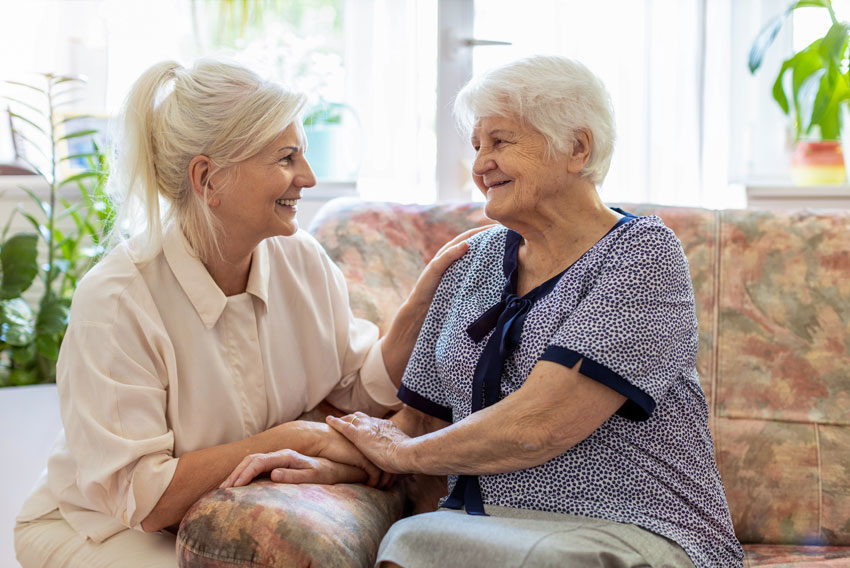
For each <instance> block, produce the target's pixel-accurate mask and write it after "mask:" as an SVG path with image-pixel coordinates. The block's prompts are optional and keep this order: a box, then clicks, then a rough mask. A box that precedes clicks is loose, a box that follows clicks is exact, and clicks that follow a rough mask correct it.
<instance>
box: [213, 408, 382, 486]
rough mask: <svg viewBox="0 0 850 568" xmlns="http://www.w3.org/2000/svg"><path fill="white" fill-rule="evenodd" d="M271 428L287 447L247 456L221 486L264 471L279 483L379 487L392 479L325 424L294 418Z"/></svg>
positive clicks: (244, 481) (243, 482)
mask: <svg viewBox="0 0 850 568" xmlns="http://www.w3.org/2000/svg"><path fill="white" fill-rule="evenodd" d="M272 430H273V431H278V430H279V431H280V434H281V440H280V446H285V445H288V446H290V447H289V448H287V449H282V450H278V451H275V452H269V453H257V454H251V455H249V456H246V457H245V458H243V459H242V461H241V462H240V463H239V465H237V466H236V468H235V469H234V470H233V472H231V474H230V475H229V476H228V477H227V479H226V480H225V481H224V482H223V483H222V484H221V485H220V487H221V488H225V487H239V486H241V485H247V484H248V483H250V482H251V480H252V479H254V478H255V477H257V476H258V475H261V474H264V473H270V474H271V478H272V480H273V481H277V482H279V483H322V484H332V483H365V484H366V485H368V486H369V487H378V488H381V489H383V488H385V487H387V486H389V484H390V483H391V482H392V480H393V476H392V475H391V474H389V473H386V472H383V471H381V470H380V469H378V468H377V467H376V466H375V464H373V463H372V462H370V461H369V460H368V459H367V458H366V457H365V456H364V455H363V454H362V453H361V452H360V450H358V449H357V448H356V447H355V446H354V445H353V444H352V443H351V442H349V441H348V440H346V439H345V437H344V436H342V435H341V434H339V433H338V432H336V431H335V430H333V429H332V428H330V427H329V426H328V425H327V424H323V423H321V422H310V421H306V420H296V421H294V422H287V423H284V424H280V425H278V426H276V427H275V428H273V429H272ZM293 441H294V442H293ZM280 446H279V447H280Z"/></svg>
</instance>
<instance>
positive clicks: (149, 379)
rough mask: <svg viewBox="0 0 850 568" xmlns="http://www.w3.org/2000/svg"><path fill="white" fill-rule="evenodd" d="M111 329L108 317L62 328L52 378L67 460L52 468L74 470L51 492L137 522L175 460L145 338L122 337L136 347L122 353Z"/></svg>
mask: <svg viewBox="0 0 850 568" xmlns="http://www.w3.org/2000/svg"><path fill="white" fill-rule="evenodd" d="M117 335H118V334H116V333H115V330H114V329H113V327H112V326H110V325H107V324H100V323H86V322H83V323H76V324H72V325H71V326H69V328H68V332H67V334H66V336H65V339H64V342H65V344H64V345H63V350H62V356H61V358H60V362H59V365H58V369H59V376H58V377H57V385H58V388H59V394H60V401H61V405H62V413H63V422H64V424H65V439H66V444H67V446H68V450H69V452H68V454H67V459H68V460H70V461H72V462H73V464H72V466H71V464H67V463H66V464H65V465H66V466H71V467H66V468H63V467H62V460H61V459H60V460H59V463H58V464H57V467H58V469H60V470H62V469H69V470H70V469H73V472H71V471H68V473H73V474H74V476H75V480H76V483H74V484H72V485H70V486H68V487H64V488H61V489H60V488H56V489H58V491H56V493H57V496H58V497H59V498H60V499H61V500H62V501H63V502H65V503H68V504H72V505H73V504H76V505H79V506H80V507H83V508H85V509H90V510H94V511H98V512H100V513H103V514H105V515H108V516H109V517H111V518H112V519H114V520H116V521H118V522H120V523H121V524H123V525H124V526H127V527H133V528H140V524H141V522H142V521H143V520H144V519H145V518H146V517H147V516H148V515H149V514H150V512H151V511H152V510H153V508H154V507H155V506H156V504H157V502H158V501H159V499H160V497H161V496H162V494H163V493H164V492H165V489H166V488H167V487H168V485H169V483H171V480H172V478H173V476H174V471H175V469H176V467H177V459H176V458H175V457H174V456H173V449H174V434H173V432H172V431H170V430H169V428H168V424H167V420H166V404H167V388H166V386H165V385H164V384H163V383H162V382H161V379H160V378H159V377H158V376H157V375H156V372H155V371H156V362H155V357H152V352H151V349H150V348H151V345H150V344H144V343H139V344H133V343H132V342H127V344H130V345H134V349H135V352H128V351H127V350H126V345H127V344H125V345H124V347H125V348H124V349H122V348H121V347H119V344H118V341H120V338H118V337H116V336H117ZM71 456H73V457H71ZM51 467H53V466H52V464H51ZM60 477H61V476H60ZM81 529H85V526H84V527H81ZM81 532H83V534H87V531H85V530H81ZM97 532H98V531H97V528H96V527H92V534H87V536H91V537H97V536H100V537H102V536H103V535H98V534H97Z"/></svg>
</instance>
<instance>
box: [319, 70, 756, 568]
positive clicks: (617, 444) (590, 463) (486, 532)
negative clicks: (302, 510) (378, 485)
mask: <svg viewBox="0 0 850 568" xmlns="http://www.w3.org/2000/svg"><path fill="white" fill-rule="evenodd" d="M455 111H456V114H457V115H458V117H459V118H460V121H461V123H462V124H463V126H465V127H466V128H467V130H468V131H469V132H470V133H471V142H472V146H473V148H474V149H475V152H476V157H475V162H474V164H473V171H472V174H473V178H474V180H475V183H476V185H477V186H478V188H479V189H480V190H481V192H482V193H483V194H484V195H485V197H486V206H485V211H486V213H487V215H488V216H489V217H491V218H492V219H495V220H497V221H498V222H499V223H501V225H503V226H502V227H498V228H493V229H490V230H488V231H486V232H484V233H481V234H479V235H477V236H476V237H474V238H473V239H471V240H470V245H469V246H470V248H469V253H468V254H466V256H465V257H464V258H462V259H461V260H459V261H458V262H456V263H455V264H454V265H453V266H452V267H450V268H449V270H448V271H447V272H446V274H445V275H444V277H443V280H442V282H441V284H440V287H439V289H438V290H437V294H436V296H435V300H434V303H433V305H432V306H431V309H430V311H429V313H428V316H427V319H426V321H425V324H424V326H423V328H422V331H421V334H420V336H419V339H418V341H417V344H416V347H415V349H414V352H413V355H412V358H411V360H410V362H409V364H408V366H407V369H406V371H405V373H404V378H403V380H402V383H403V384H402V387H401V390H400V391H399V397H400V398H401V400H402V401H404V402H405V403H406V405H407V406H405V407H404V409H403V410H401V411H400V412H399V413H398V414H397V415H395V416H394V417H393V418H392V421H386V420H381V419H377V418H370V417H368V416H367V415H366V414H363V413H355V414H353V415H351V416H348V417H345V418H343V419H333V418H329V419H328V422H329V424H330V425H331V426H333V427H334V428H336V429H337V430H338V431H339V432H341V433H342V434H344V435H345V436H346V437H347V438H348V439H349V440H351V441H352V442H354V444H356V445H357V447H358V448H359V449H360V450H361V451H363V453H364V454H365V455H366V456H367V457H369V459H370V460H372V461H373V462H374V463H375V464H376V465H378V466H379V467H381V468H383V469H384V470H386V471H389V472H396V473H408V472H415V473H425V474H433V475H444V474H448V475H449V476H450V484H449V486H450V494H449V495H448V497H447V498H446V499H445V500H444V502H443V503H442V506H443V509H441V510H439V511H436V512H433V513H428V514H424V515H420V516H416V517H411V518H409V519H406V520H403V521H401V522H399V523H397V524H396V525H395V526H394V527H393V528H392V529H391V530H390V532H389V533H388V534H387V536H386V538H385V539H384V542H383V543H382V547H381V552H380V555H379V559H380V560H381V561H384V562H387V563H395V564H399V565H402V566H406V567H416V566H449V565H454V566H482V567H484V566H487V567H492V566H520V565H528V566H570V567H579V566H692V565H695V566H699V567H717V568H729V567H733V566H741V564H742V558H743V552H742V549H741V546H740V544H739V543H738V541H737V540H736V538H735V534H734V532H733V529H732V522H731V518H730V515H729V510H728V507H727V504H726V497H725V493H724V490H723V485H722V483H721V480H720V477H719V474H718V471H717V467H716V465H715V462H714V447H713V442H712V439H711V435H710V433H709V429H708V408H707V405H706V400H705V396H704V394H703V391H702V389H701V388H700V384H699V378H698V376H697V372H696V369H695V359H696V353H697V321H696V316H695V310H694V296H693V290H692V286H691V281H690V277H689V273H688V262H687V259H686V258H685V255H684V254H683V252H682V248H681V245H680V243H679V241H678V240H677V239H676V237H675V235H674V234H673V233H672V231H671V230H670V229H668V228H667V227H665V226H664V224H663V223H662V222H661V220H660V219H659V218H657V217H636V216H634V215H631V214H629V213H627V212H625V211H622V210H619V209H611V208H609V207H606V206H605V205H604V204H603V203H602V201H601V200H600V198H599V195H598V193H597V190H596V186H597V185H598V184H600V183H601V182H602V180H603V178H604V177H605V174H606V172H607V170H608V166H609V163H610V161H611V154H612V149H613V145H614V123H613V118H612V110H611V105H610V102H609V98H608V96H607V94H606V91H605V89H604V87H603V85H602V84H601V82H600V81H599V80H598V79H597V78H596V77H595V76H594V75H593V74H591V73H590V72H589V71H588V70H587V69H586V68H585V67H584V66H582V65H581V64H579V63H577V62H575V61H571V60H569V59H565V58H561V57H532V58H528V59H524V60H520V61H517V62H514V63H511V64H508V65H505V66H503V67H500V68H497V69H495V70H492V71H490V72H488V73H487V74H485V75H483V76H482V77H480V78H477V79H474V80H473V81H472V82H470V84H468V85H467V86H466V87H465V88H464V89H463V90H462V91H461V92H460V94H459V95H458V97H457V101H456V103H455ZM463 508H465V510H466V513H468V514H469V515H470V516H468V515H464V514H462V513H460V512H458V511H454V510H453V509H455V510H460V509H463Z"/></svg>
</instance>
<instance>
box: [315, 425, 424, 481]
mask: <svg viewBox="0 0 850 568" xmlns="http://www.w3.org/2000/svg"><path fill="white" fill-rule="evenodd" d="M326 420H327V423H328V424H329V425H330V426H331V427H332V428H333V429H334V430H336V431H337V432H339V433H340V434H342V435H343V436H345V437H346V438H348V440H349V441H351V442H352V443H353V444H354V445H355V446H357V449H359V450H360V451H361V452H363V455H365V456H366V457H367V458H368V459H369V460H370V461H371V462H372V463H374V464H375V465H376V466H378V467H379V468H381V469H382V470H384V471H387V472H390V473H409V472H410V469H409V467H408V466H407V463H406V460H405V455H404V447H405V443H407V442H409V441H410V440H411V438H409V437H408V436H407V434H405V433H404V432H402V431H401V430H400V429H399V428H398V427H397V426H396V425H395V424H393V423H392V422H390V421H389V420H383V419H381V418H373V417H371V416H368V415H366V414H364V413H362V412H355V413H354V414H349V415H347V416H343V417H342V418H335V417H333V416H328V417H327V419H326Z"/></svg>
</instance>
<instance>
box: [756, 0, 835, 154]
mask: <svg viewBox="0 0 850 568" xmlns="http://www.w3.org/2000/svg"><path fill="white" fill-rule="evenodd" d="M800 8H819V9H822V10H826V11H827V12H828V14H829V18H830V21H831V22H832V23H831V25H830V27H829V29H828V30H827V31H826V34H824V35H823V36H822V37H820V38H818V39H816V40H815V41H813V42H812V43H810V44H809V45H808V46H806V47H805V48H803V49H802V50H800V51H798V52H797V53H795V54H794V55H792V56H791V57H789V58H788V59H786V60H785V61H783V62H782V67H781V68H780V69H779V74H778V75H777V77H776V81H775V82H774V84H773V98H774V99H775V100H776V102H777V103H778V104H779V106H780V108H781V109H782V111H783V112H784V113H785V114H786V115H788V116H792V117H793V118H794V125H795V135H796V139H797V140H800V139H803V138H807V137H813V136H815V135H816V133H815V126H817V127H818V130H819V131H820V139H821V140H839V138H840V134H841V104H842V103H843V102H844V101H846V100H848V99H850V76H848V73H847V50H848V39H850V27H848V24H847V23H846V22H841V21H839V20H838V19H837V18H836V16H835V11H834V10H833V8H832V2H831V0H797V1H795V2H792V3H791V4H790V5H789V6H788V8H786V9H785V11H784V12H783V13H782V14H780V15H779V16H777V17H776V18H774V19H773V20H772V21H771V22H769V23H768V24H767V25H766V26H765V27H764V28H763V29H762V30H761V32H760V33H759V35H758V36H757V37H756V39H755V41H754V42H753V46H752V49H751V50H750V56H749V68H750V73H755V72H756V70H758V68H759V67H760V66H761V64H762V61H763V59H764V54H765V52H766V51H767V49H768V48H769V47H770V45H771V44H772V43H773V40H774V39H775V38H776V35H777V34H778V33H779V30H780V29H781V28H782V26H783V25H784V24H785V22H786V21H787V20H788V18H789V17H790V15H791V14H792V13H793V12H794V11H795V10H798V9H800ZM789 74H790V80H788V78H787V77H788V75H789ZM789 87H790V88H789ZM789 95H790V96H789ZM789 98H790V101H789Z"/></svg>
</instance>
